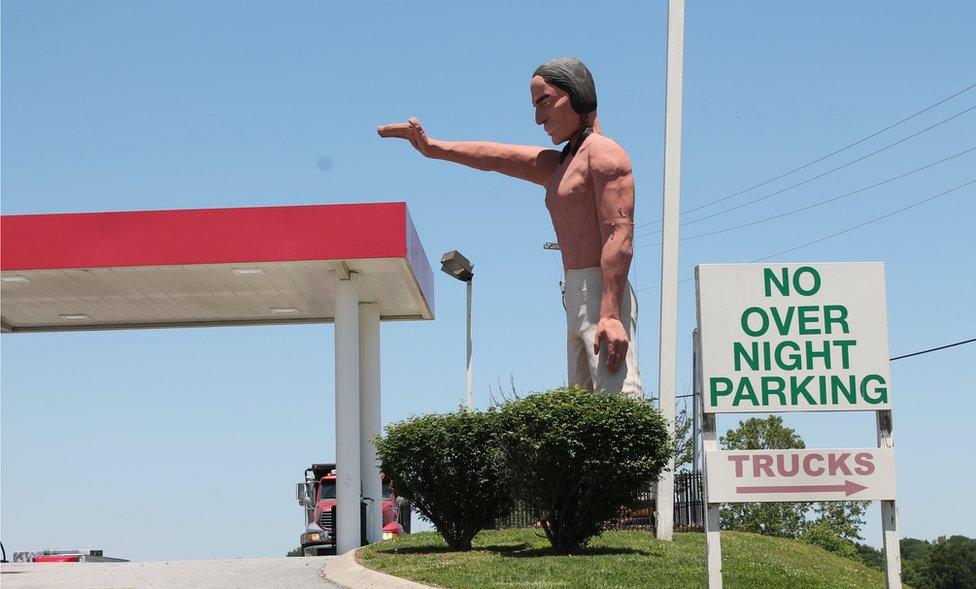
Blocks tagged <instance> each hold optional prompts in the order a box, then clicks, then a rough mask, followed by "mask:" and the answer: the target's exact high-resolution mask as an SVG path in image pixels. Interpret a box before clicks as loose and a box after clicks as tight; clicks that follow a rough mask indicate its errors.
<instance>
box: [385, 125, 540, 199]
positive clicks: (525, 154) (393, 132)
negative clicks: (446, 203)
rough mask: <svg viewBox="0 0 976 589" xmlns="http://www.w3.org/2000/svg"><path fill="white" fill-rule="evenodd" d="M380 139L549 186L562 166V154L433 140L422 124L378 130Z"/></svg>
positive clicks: (474, 142)
mask: <svg viewBox="0 0 976 589" xmlns="http://www.w3.org/2000/svg"><path fill="white" fill-rule="evenodd" d="M376 132H377V133H379V135H380V137H397V138H400V139H406V140H407V141H409V142H410V144H411V145H413V146H414V148H415V149H416V150H417V151H419V152H420V153H421V154H423V155H424V156H426V157H429V158H434V159H440V160H447V161H449V162H454V163H456V164H463V165H465V166H468V167H469V168H475V169H477V170H485V171H488V172H500V173H502V174H505V175H506V176H512V177H514V178H519V179H521V180H528V181H529V182H534V183H536V184H541V185H543V186H545V185H546V184H548V183H549V178H550V177H551V176H552V173H553V171H554V170H555V169H556V168H557V167H558V166H559V152H558V151H556V150H554V149H545V148H543V147H533V146H529V145H508V144H505V143H490V142H487V141H441V140H438V139H431V138H430V137H428V136H427V134H426V133H425V132H424V128H423V127H422V126H421V124H420V121H418V120H417V119H416V118H411V119H410V120H409V121H408V122H406V123H395V124H392V125H382V126H380V127H377V129H376Z"/></svg>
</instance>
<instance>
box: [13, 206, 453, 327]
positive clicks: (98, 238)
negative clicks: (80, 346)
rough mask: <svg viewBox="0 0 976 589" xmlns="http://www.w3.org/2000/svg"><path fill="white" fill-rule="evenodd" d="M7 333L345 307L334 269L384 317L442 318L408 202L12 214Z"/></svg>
mask: <svg viewBox="0 0 976 589" xmlns="http://www.w3.org/2000/svg"><path fill="white" fill-rule="evenodd" d="M0 246H2V255H0V270H2V272H0V279H2V301H3V302H2V328H3V331H4V332H11V331H12V332H18V331H65V330H90V329H133V328H153V327H190V326H215V325H258V324H275V323H322V322H331V321H333V320H334V318H335V295H336V280H337V279H339V280H342V279H347V278H348V277H349V273H350V272H351V273H355V274H357V275H358V280H357V281H356V285H357V286H356V288H357V290H358V291H359V300H360V301H362V302H373V303H376V304H377V305H378V306H379V312H380V318H381V319H382V320H396V319H433V317H434V286H433V272H432V271H431V268H430V264H429V263H428V261H427V256H426V254H425V253H424V250H423V246H422V245H421V243H420V239H419V237H418V235H417V232H416V230H415V229H414V226H413V222H412V221H411V219H410V214H409V213H408V211H407V206H406V204H405V203H380V204H344V205H312V206H284V207H257V208H233V209H195V210H172V211H134V212H111V213H73V214H49V215H4V216H3V217H2V232H0Z"/></svg>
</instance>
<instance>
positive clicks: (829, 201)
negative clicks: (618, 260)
mask: <svg viewBox="0 0 976 589" xmlns="http://www.w3.org/2000/svg"><path fill="white" fill-rule="evenodd" d="M974 150H976V147H970V148H969V149H965V150H963V151H960V152H959V153H955V154H953V155H950V156H948V157H945V158H942V159H941V160H939V161H937V162H932V163H930V164H926V165H924V166H922V167H920V168H915V169H914V170H910V171H908V172H904V173H902V174H899V175H897V176H892V177H891V178H887V179H885V180H881V181H880V182H875V183H874V184H871V185H870V186H864V187H863V188H858V189H857V190H852V191H851V192H847V193H845V194H841V195H839V196H834V197H832V198H828V199H826V200H822V201H819V202H815V203H813V204H809V205H806V206H803V207H799V208H796V209H792V210H789V211H786V212H785V213H779V214H778V215H772V216H770V217H766V218H764V219H757V220H755V221H750V222H748V223H742V224H741V225H734V226H732V227H726V228H724V229H718V230H716V231H710V232H708V233H700V234H698V235H689V236H687V237H682V238H681V241H690V240H692V239H701V238H703V237H711V236H713V235H718V234H720V233H726V232H728V231H734V230H736V229H743V228H745V227H751V226H753V225H758V224H760V223H765V222H766V221H773V220H775V219H781V218H783V217H788V216H790V215H793V214H796V213H800V212H803V211H807V210H810V209H813V208H816V207H819V206H822V205H825V204H829V203H832V202H835V201H838V200H840V199H842V198H847V197H848V196H853V195H855V194H859V193H861V192H864V191H866V190H871V189H872V188H877V187H878V186H882V185H884V184H888V183H890V182H894V181H895V180H900V179H902V178H905V177H906V176H911V175H912V174H917V173H918V172H921V171H923V170H927V169H929V168H931V167H933V166H937V165H939V164H941V163H945V162H947V161H949V160H951V159H955V158H957V157H959V156H962V155H965V154H967V153H969V152H971V151H974ZM657 245H661V244H660V243H650V244H645V245H639V246H637V247H653V246H657Z"/></svg>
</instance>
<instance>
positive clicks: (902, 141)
mask: <svg viewBox="0 0 976 589" xmlns="http://www.w3.org/2000/svg"><path fill="white" fill-rule="evenodd" d="M974 109H976V105H974V106H971V107H969V108H967V109H965V110H963V111H961V112H957V113H956V114H954V115H952V116H951V117H949V118H946V119H942V120H941V121H939V122H938V123H935V124H934V125H930V126H928V127H926V128H924V129H922V130H921V131H917V132H915V133H912V134H911V135H909V136H908V137H903V138H901V139H899V140H898V141H895V142H893V143H889V144H888V145H885V146H884V147H881V148H880V149H876V150H874V151H872V152H870V153H868V154H866V155H862V156H861V157H858V158H855V159H853V160H851V161H849V162H847V163H844V164H841V165H839V166H837V167H835V168H831V169H829V170H827V171H826V172H822V173H820V174H817V175H816V176H812V177H810V178H807V179H806V180H802V181H800V182H797V183H796V184H792V185H790V186H787V187H786V188H781V189H779V190H777V191H775V192H770V193H769V194H767V195H765V196H760V197H759V198H754V199H752V200H749V201H746V202H744V203H741V204H737V205H735V206H733V207H729V208H727V209H722V210H721V211H718V212H717V213H711V214H709V215H705V216H704V217H698V218H697V219H691V220H690V221H684V222H682V223H681V226H682V227H684V226H685V225H690V224H691V223H697V222H699V221H704V220H705V219H711V218H712V217H717V216H719V215H724V214H725V213H728V212H731V211H734V210H736V209H741V208H742V207H747V206H749V205H751V204H755V203H757V202H759V201H763V200H766V199H767V198H771V197H773V196H776V195H779V194H783V193H784V192H787V191H789V190H793V189H794V188H797V187H799V186H803V185H804V184H809V183H810V182H813V181H814V180H819V179H820V178H823V177H824V176H827V175H829V174H833V173H834V172H837V171H839V170H842V169H844V168H846V167H848V166H851V165H853V164H856V163H858V162H860V161H862V160H865V159H867V158H869V157H871V156H874V155H877V154H879V153H881V152H882V151H886V150H888V149H891V148H892V147H895V146H896V145H899V144H901V143H904V142H906V141H908V140H909V139H914V138H915V137H918V136H919V135H921V134H922V133H926V132H928V131H931V130H932V129H934V128H936V127H938V126H940V125H944V124H945V123H948V122H949V121H951V120H953V119H955V118H957V117H961V116H962V115H964V114H966V113H968V112H970V111H972V110H974ZM726 199H727V198H721V199H719V200H716V201H712V202H711V203H707V204H706V205H702V206H701V207H698V208H699V209H700V208H704V207H705V206H710V205H712V204H715V203H717V202H720V201H723V200H726ZM692 210H698V209H692ZM686 212H691V211H686ZM650 224H651V223H646V224H645V225H650ZM645 225H639V226H638V227H644V226H645ZM657 233H661V230H657V231H651V232H649V233H644V234H642V235H638V236H636V237H646V236H648V235H655V234H657Z"/></svg>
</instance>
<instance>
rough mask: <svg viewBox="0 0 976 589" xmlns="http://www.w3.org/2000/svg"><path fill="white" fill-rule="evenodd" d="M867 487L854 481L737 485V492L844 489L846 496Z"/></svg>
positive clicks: (831, 490) (837, 490)
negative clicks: (757, 485)
mask: <svg viewBox="0 0 976 589" xmlns="http://www.w3.org/2000/svg"><path fill="white" fill-rule="evenodd" d="M864 489H867V487H865V486H864V485H859V484H858V483H855V482H854V481H846V480H845V481H844V484H843V485H771V486H766V487H736V488H735V492H736V493H830V492H839V491H843V492H844V495H845V496H846V497H850V496H851V495H853V494H854V493H858V492H860V491H863V490H864Z"/></svg>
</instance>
